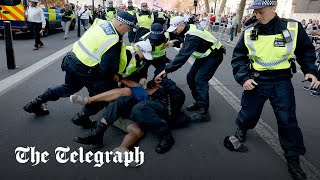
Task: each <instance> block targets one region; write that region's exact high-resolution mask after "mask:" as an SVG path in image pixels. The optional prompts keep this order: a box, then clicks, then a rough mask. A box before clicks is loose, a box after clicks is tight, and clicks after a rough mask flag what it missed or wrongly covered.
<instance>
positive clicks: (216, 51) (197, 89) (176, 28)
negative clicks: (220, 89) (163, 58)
mask: <svg viewBox="0 0 320 180" xmlns="http://www.w3.org/2000/svg"><path fill="white" fill-rule="evenodd" d="M167 31H168V32H173V33H174V34H176V35H178V38H179V40H180V42H183V45H181V46H182V48H181V49H180V51H179V53H178V54H177V55H176V57H175V58H174V60H173V61H171V62H170V64H168V65H167V66H166V67H165V69H164V71H162V72H161V73H160V74H159V75H157V77H156V80H161V78H162V77H164V76H166V74H167V73H171V72H174V71H176V70H177V69H179V68H180V67H181V66H182V65H183V64H185V62H186V61H187V60H188V59H189V57H190V56H191V55H192V56H193V57H194V58H195V59H196V60H195V62H194V64H193V65H192V67H191V69H190V71H189V73H188V75H187V83H188V85H189V88H190V90H191V93H192V97H193V98H194V100H195V103H193V104H192V105H190V106H188V107H187V111H197V112H196V113H195V114H194V115H192V116H191V119H192V120H193V121H207V120H210V116H209V113H208V109H209V92H208V91H209V85H208V81H209V80H210V79H211V78H212V76H213V75H214V73H215V71H216V70H217V68H218V66H219V65H220V64H221V62H222V60H223V53H225V49H224V47H223V46H222V44H221V43H220V41H219V40H218V39H216V38H215V37H214V36H213V35H212V34H211V33H210V32H208V31H207V30H205V29H203V28H202V27H201V26H199V25H193V24H190V25H189V24H186V23H185V22H184V18H183V17H181V16H176V17H174V18H173V19H172V20H171V22H170V27H169V28H168V30H167Z"/></svg>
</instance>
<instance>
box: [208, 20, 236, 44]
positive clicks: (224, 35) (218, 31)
mask: <svg viewBox="0 0 320 180" xmlns="http://www.w3.org/2000/svg"><path fill="white" fill-rule="evenodd" d="M230 30H231V25H229V24H225V23H214V24H210V27H209V31H210V32H211V33H213V34H214V35H215V36H216V38H218V39H220V40H228V39H230Z"/></svg>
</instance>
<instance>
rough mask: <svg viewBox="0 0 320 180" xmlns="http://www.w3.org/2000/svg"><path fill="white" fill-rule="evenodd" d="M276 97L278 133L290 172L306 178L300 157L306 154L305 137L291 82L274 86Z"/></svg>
mask: <svg viewBox="0 0 320 180" xmlns="http://www.w3.org/2000/svg"><path fill="white" fill-rule="evenodd" d="M273 92H274V96H273V97H272V98H270V102H271V105H272V107H273V110H274V113H275V115H276V118H277V123H278V133H279V139H280V144H281V147H282V149H283V150H284V155H285V157H286V159H287V164H288V170H289V172H290V173H291V175H292V176H294V177H295V178H297V177H298V178H300V179H303V178H301V177H305V173H304V172H303V171H302V169H301V167H300V162H299V156H300V155H304V154H305V152H306V149H305V146H304V143H303V136H302V133H301V130H300V128H299V126H298V122H297V118H296V109H295V108H296V106H295V97H294V90H293V86H292V83H291V81H290V80H287V81H280V82H279V83H277V84H276V85H275V86H274V91H273Z"/></svg>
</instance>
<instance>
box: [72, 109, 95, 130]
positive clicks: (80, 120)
mask: <svg viewBox="0 0 320 180" xmlns="http://www.w3.org/2000/svg"><path fill="white" fill-rule="evenodd" d="M71 121H72V123H73V124H75V125H77V126H82V127H83V128H85V129H91V128H94V127H95V125H96V122H95V121H91V119H90V118H89V116H88V115H86V114H85V113H84V112H83V111H80V112H78V113H77V114H76V115H75V116H73V118H72V119H71Z"/></svg>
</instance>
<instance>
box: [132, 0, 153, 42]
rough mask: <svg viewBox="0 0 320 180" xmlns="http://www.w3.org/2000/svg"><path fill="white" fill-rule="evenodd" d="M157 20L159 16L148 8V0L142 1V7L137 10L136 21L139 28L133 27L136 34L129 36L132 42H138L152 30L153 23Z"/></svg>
mask: <svg viewBox="0 0 320 180" xmlns="http://www.w3.org/2000/svg"><path fill="white" fill-rule="evenodd" d="M155 21H157V17H156V16H155V15H154V13H153V12H152V11H150V10H149V9H148V4H147V3H146V2H143V3H141V9H140V10H139V11H138V12H136V22H137V26H138V28H139V29H133V33H135V35H134V36H132V37H129V41H130V43H132V42H138V41H139V39H140V38H141V37H142V36H143V35H145V34H146V33H148V32H150V29H151V25H152V24H153V23H154V22H155ZM133 37H134V38H133Z"/></svg>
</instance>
